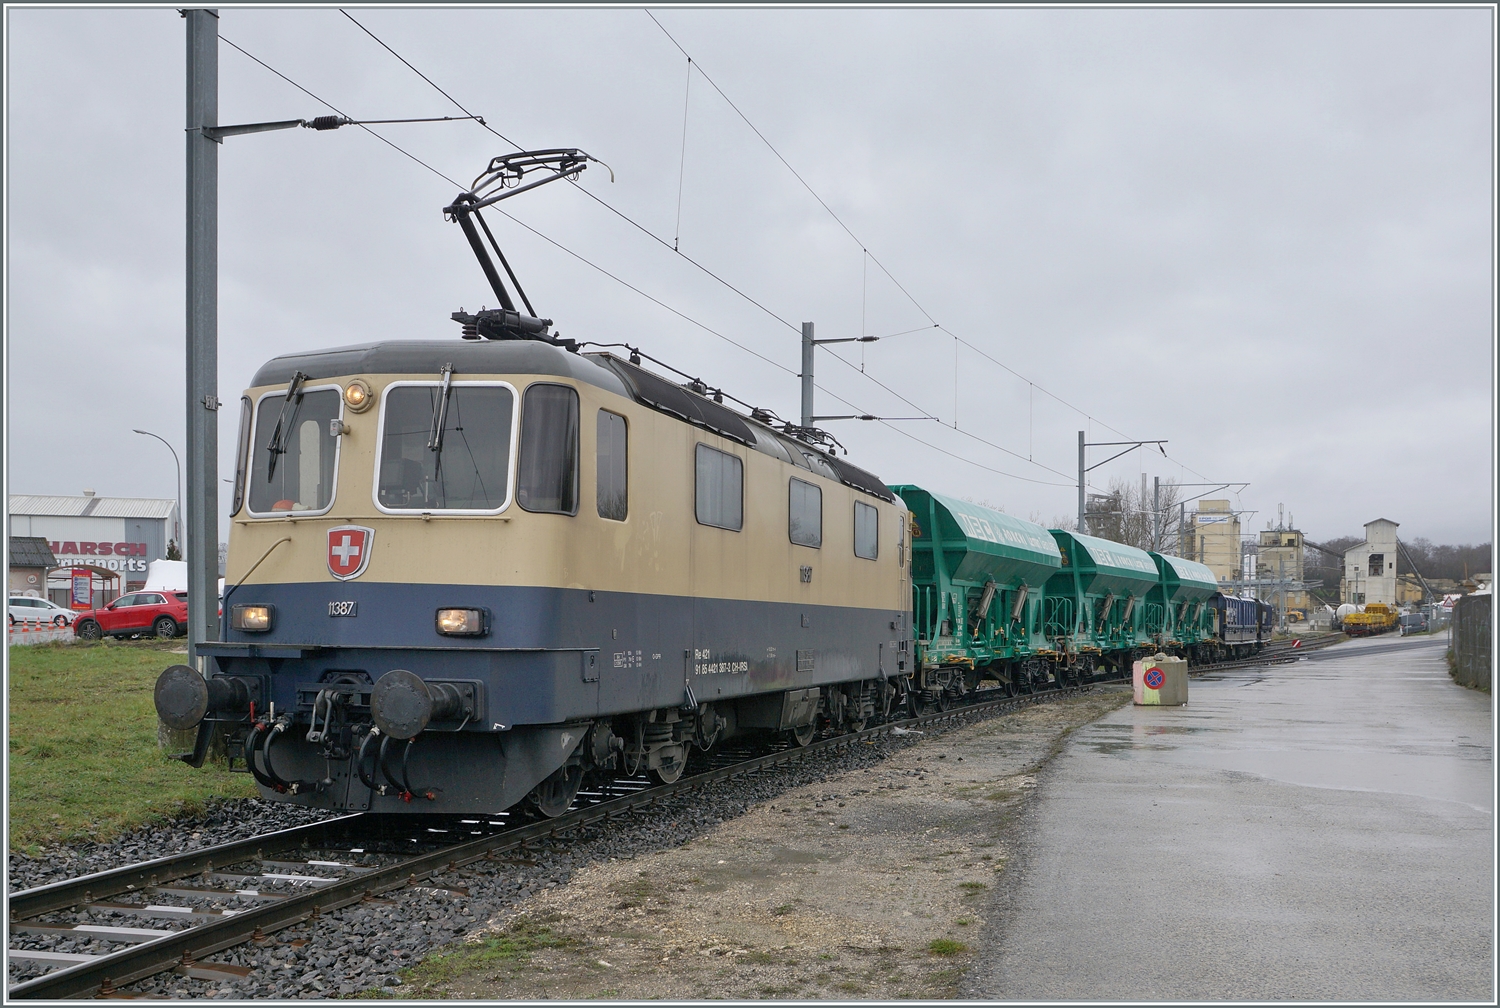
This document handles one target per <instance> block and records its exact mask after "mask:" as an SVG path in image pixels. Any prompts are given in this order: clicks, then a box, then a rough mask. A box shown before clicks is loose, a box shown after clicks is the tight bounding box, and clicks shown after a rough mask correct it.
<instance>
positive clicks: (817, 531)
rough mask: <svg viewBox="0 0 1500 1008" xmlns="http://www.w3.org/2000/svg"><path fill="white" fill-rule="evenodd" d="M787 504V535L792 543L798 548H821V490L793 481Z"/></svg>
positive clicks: (796, 480)
mask: <svg viewBox="0 0 1500 1008" xmlns="http://www.w3.org/2000/svg"><path fill="white" fill-rule="evenodd" d="M787 504H788V507H787V535H788V536H790V537H791V540H792V542H794V543H796V544H798V545H799V546H822V545H823V491H822V489H821V488H819V487H816V486H813V485H812V484H811V483H804V482H803V481H802V480H799V479H794V480H792V481H791V491H790V493H789V499H788V502H787Z"/></svg>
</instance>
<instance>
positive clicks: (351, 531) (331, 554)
mask: <svg viewBox="0 0 1500 1008" xmlns="http://www.w3.org/2000/svg"><path fill="white" fill-rule="evenodd" d="M374 541H375V530H374V529H372V528H365V527H364V526H363V525H340V526H338V527H337V528H331V529H329V530H328V573H330V574H332V575H333V576H334V577H336V578H338V579H339V580H340V581H348V580H351V579H353V578H357V577H359V576H360V575H361V574H363V573H364V572H365V568H366V567H367V566H369V563H370V544H371V543H373V542H374Z"/></svg>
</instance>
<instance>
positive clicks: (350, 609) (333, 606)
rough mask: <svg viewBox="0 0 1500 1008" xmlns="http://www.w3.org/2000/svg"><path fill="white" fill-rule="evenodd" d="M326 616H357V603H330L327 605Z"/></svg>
mask: <svg viewBox="0 0 1500 1008" xmlns="http://www.w3.org/2000/svg"><path fill="white" fill-rule="evenodd" d="M328 615H330V616H358V615H359V603H358V602H330V603H328Z"/></svg>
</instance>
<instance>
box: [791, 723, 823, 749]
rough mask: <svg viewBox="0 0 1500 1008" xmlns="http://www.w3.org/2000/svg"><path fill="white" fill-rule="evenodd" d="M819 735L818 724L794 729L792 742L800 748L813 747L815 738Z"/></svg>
mask: <svg viewBox="0 0 1500 1008" xmlns="http://www.w3.org/2000/svg"><path fill="white" fill-rule="evenodd" d="M817 734H818V726H817V725H816V724H809V725H803V726H802V727H801V728H793V729H792V741H793V742H796V743H797V745H798V746H799V747H800V746H809V745H812V740H813V736H815V735H817Z"/></svg>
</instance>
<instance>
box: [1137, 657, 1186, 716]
mask: <svg viewBox="0 0 1500 1008" xmlns="http://www.w3.org/2000/svg"><path fill="white" fill-rule="evenodd" d="M1130 680H1131V684H1132V685H1133V686H1134V687H1135V702H1136V704H1137V705H1138V706H1142V707H1181V706H1182V705H1183V704H1186V703H1187V702H1188V663H1187V659H1185V658H1173V657H1172V656H1171V655H1166V654H1157V655H1152V656H1151V657H1149V658H1142V659H1141V660H1140V661H1138V662H1136V663H1135V664H1134V665H1133V666H1132V667H1131V670H1130Z"/></svg>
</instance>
